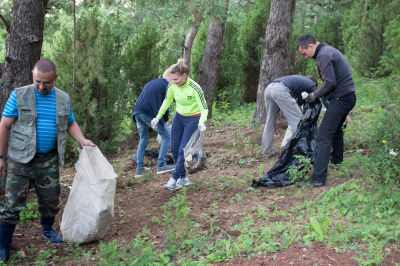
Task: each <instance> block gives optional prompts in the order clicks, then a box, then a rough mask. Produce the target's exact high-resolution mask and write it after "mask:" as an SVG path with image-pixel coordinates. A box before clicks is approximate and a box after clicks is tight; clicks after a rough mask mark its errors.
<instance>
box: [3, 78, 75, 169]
mask: <svg viewBox="0 0 400 266" xmlns="http://www.w3.org/2000/svg"><path fill="white" fill-rule="evenodd" d="M54 89H55V94H56V111H57V116H56V127H57V151H58V159H59V164H60V166H63V165H64V155H65V137H66V135H67V129H68V117H69V112H70V106H71V100H70V98H69V95H68V93H66V92H63V91H62V90H60V89H57V88H54ZM15 91H16V98H17V104H18V118H17V120H16V121H15V123H14V126H13V128H12V129H11V134H10V141H9V148H8V155H9V156H10V158H12V159H13V160H15V161H17V162H20V163H28V162H29V161H30V160H32V158H33V157H34V156H35V154H36V122H37V111H36V98H35V87H34V86H33V85H28V86H25V87H22V88H17V89H16V90H15Z"/></svg>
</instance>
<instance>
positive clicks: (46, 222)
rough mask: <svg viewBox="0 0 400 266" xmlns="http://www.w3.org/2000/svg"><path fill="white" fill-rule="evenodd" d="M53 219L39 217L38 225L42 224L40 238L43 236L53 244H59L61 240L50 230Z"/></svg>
mask: <svg viewBox="0 0 400 266" xmlns="http://www.w3.org/2000/svg"><path fill="white" fill-rule="evenodd" d="M54 219H55V217H43V216H41V217H40V223H41V224H42V236H44V237H45V238H46V239H47V240H49V241H50V242H51V243H53V244H59V243H61V242H63V239H62V237H61V236H59V235H58V234H57V233H56V232H55V231H54V230H53V228H52V226H53V224H54Z"/></svg>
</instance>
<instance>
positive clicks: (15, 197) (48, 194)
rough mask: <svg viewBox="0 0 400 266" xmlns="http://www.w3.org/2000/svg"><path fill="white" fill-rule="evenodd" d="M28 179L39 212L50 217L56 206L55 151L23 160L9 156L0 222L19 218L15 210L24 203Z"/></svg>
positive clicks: (58, 180)
mask: <svg viewBox="0 0 400 266" xmlns="http://www.w3.org/2000/svg"><path fill="white" fill-rule="evenodd" d="M30 182H32V183H33V185H34V187H35V189H36V194H37V197H38V205H39V212H40V214H41V215H42V216H43V217H54V216H55V215H56V214H57V213H58V211H59V209H60V208H59V197H60V173H59V171H58V154H57V151H51V152H49V153H44V154H38V153H37V154H36V155H35V157H34V158H33V159H32V160H31V161H30V162H29V163H26V164H24V163H19V162H17V161H14V160H12V159H11V158H10V159H9V162H8V166H7V181H6V190H5V198H4V200H3V202H2V203H1V206H0V223H8V224H17V223H18V222H19V213H20V212H21V211H22V210H23V209H24V208H25V207H26V199H27V196H28V191H29V183H30Z"/></svg>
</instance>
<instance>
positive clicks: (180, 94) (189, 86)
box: [156, 78, 208, 124]
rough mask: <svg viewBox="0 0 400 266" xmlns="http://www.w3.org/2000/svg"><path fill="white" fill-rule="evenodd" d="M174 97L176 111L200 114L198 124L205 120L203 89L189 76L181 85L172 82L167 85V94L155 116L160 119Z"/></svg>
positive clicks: (185, 113)
mask: <svg viewBox="0 0 400 266" xmlns="http://www.w3.org/2000/svg"><path fill="white" fill-rule="evenodd" d="M174 99H175V102H176V112H178V113H179V114H181V115H184V116H192V115H195V114H201V116H200V121H199V124H204V123H205V122H206V120H207V115H208V108H207V103H206V99H205V98H204V93H203V90H202V89H201V87H200V86H199V84H197V83H196V82H194V81H193V80H192V79H191V78H187V81H186V83H185V84H184V85H182V86H181V87H178V86H176V85H175V84H174V83H170V84H169V85H168V90H167V96H166V97H165V100H164V102H163V103H162V105H161V107H160V110H159V111H158V114H157V116H156V117H157V118H158V119H161V117H162V116H163V115H164V113H165V112H166V111H167V109H168V108H169V106H170V105H171V103H172V101H173V100H174Z"/></svg>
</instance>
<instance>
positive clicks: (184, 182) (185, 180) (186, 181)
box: [178, 176, 190, 186]
mask: <svg viewBox="0 0 400 266" xmlns="http://www.w3.org/2000/svg"><path fill="white" fill-rule="evenodd" d="M178 183H179V184H181V185H182V186H189V185H190V181H189V178H188V177H187V176H184V177H183V178H182V177H181V178H179V179H178Z"/></svg>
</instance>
